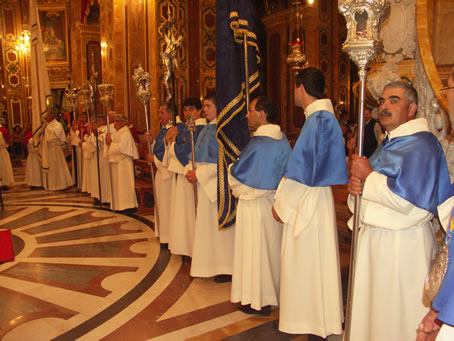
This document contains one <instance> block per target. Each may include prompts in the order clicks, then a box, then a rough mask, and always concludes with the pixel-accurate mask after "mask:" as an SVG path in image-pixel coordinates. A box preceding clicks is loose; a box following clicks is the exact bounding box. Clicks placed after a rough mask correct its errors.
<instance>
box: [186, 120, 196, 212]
mask: <svg viewBox="0 0 454 341" xmlns="http://www.w3.org/2000/svg"><path fill="white" fill-rule="evenodd" d="M186 127H187V128H188V131H189V137H190V138H191V155H192V157H191V166H192V170H193V171H195V146H194V131H195V121H194V117H192V116H189V118H188V119H187V121H186ZM193 186H194V207H195V214H196V215H197V202H198V199H197V182H195V183H194V184H193Z"/></svg>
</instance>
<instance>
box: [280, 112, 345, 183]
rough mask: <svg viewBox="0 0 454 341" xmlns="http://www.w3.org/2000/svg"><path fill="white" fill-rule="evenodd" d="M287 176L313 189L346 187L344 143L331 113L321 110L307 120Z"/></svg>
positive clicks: (287, 170)
mask: <svg viewBox="0 0 454 341" xmlns="http://www.w3.org/2000/svg"><path fill="white" fill-rule="evenodd" d="M284 176H285V177H287V178H289V179H292V180H295V181H298V182H300V183H302V184H305V185H307V186H311V187H323V186H331V185H339V184H346V183H347V181H348V173H347V164H346V162H345V150H344V140H343V138H342V131H341V129H340V127H339V123H338V122H337V120H336V118H335V117H334V115H333V114H332V113H330V112H329V111H325V110H322V111H317V112H315V113H313V114H312V115H310V116H309V117H308V118H307V120H306V122H305V123H304V126H303V129H302V130H301V133H300V135H299V136H298V139H297V140H296V144H295V147H294V148H293V151H292V154H291V155H290V159H289V161H288V164H287V169H286V170H285V174H284Z"/></svg>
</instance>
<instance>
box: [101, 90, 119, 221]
mask: <svg viewBox="0 0 454 341" xmlns="http://www.w3.org/2000/svg"><path fill="white" fill-rule="evenodd" d="M98 91H99V100H100V101H101V103H102V105H103V108H104V111H105V117H106V123H107V126H106V133H107V134H110V120H109V106H110V105H111V103H112V99H113V93H114V86H113V85H112V84H99V85H98ZM104 143H105V142H104ZM104 147H105V145H104ZM108 172H109V180H110V193H111V194H110V200H111V205H112V211H113V212H115V200H114V188H113V179H112V170H111V164H110V162H109V167H108Z"/></svg>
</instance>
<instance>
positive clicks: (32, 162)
mask: <svg viewBox="0 0 454 341" xmlns="http://www.w3.org/2000/svg"><path fill="white" fill-rule="evenodd" d="M27 149H28V156H27V164H26V166H25V183H26V184H27V185H29V186H34V187H41V186H42V185H43V174H42V173H41V164H40V163H39V156H38V150H37V149H36V148H35V147H33V138H31V139H30V140H29V141H28V145H27Z"/></svg>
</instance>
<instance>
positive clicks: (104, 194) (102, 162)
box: [92, 125, 112, 203]
mask: <svg viewBox="0 0 454 341" xmlns="http://www.w3.org/2000/svg"><path fill="white" fill-rule="evenodd" d="M105 138H106V126H105V125H104V126H101V127H99V128H98V155H99V174H100V178H101V198H99V188H98V187H95V193H94V194H93V196H94V197H95V198H97V199H101V200H102V202H103V203H111V202H112V191H111V186H112V185H111V182H110V168H109V167H110V166H109V160H108V159H107V158H106V157H105V156H104V153H103V151H104V141H105ZM92 143H93V148H95V149H96V140H94V141H93V140H92ZM95 157H96V156H95ZM97 176H98V174H97V169H96V177H97ZM96 186H98V182H97V181H96Z"/></svg>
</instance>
